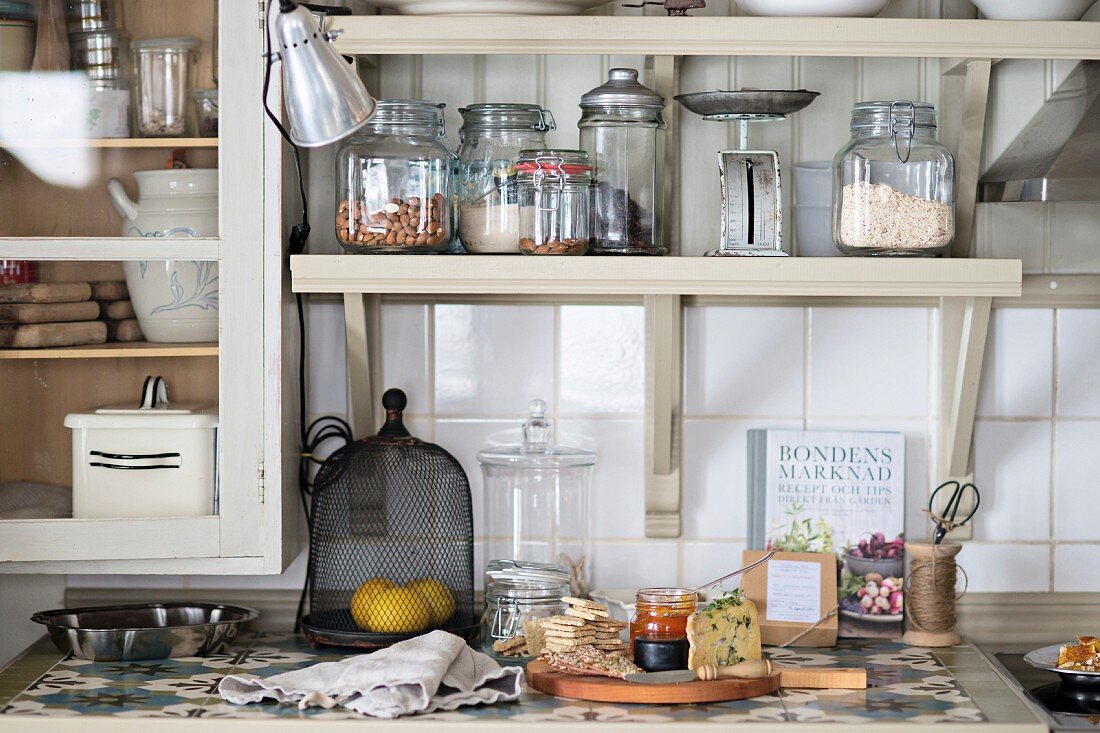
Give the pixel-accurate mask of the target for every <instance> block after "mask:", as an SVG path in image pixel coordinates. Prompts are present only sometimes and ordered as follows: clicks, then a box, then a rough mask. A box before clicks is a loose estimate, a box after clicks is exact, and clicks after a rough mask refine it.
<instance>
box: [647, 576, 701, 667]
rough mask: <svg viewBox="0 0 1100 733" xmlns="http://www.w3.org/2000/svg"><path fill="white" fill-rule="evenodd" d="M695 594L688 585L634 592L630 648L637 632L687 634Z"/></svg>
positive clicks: (660, 635) (679, 636)
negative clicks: (686, 586)
mask: <svg viewBox="0 0 1100 733" xmlns="http://www.w3.org/2000/svg"><path fill="white" fill-rule="evenodd" d="M697 600H698V595H697V594H696V593H693V592H691V590H689V589H688V588H642V589H641V590H639V591H638V592H637V594H636V595H635V611H634V617H633V618H631V619H630V652H631V654H633V653H634V639H636V638H637V637H639V636H655V637H665V638H685V637H687V621H688V617H689V616H691V615H692V614H693V613H695V605H696V601H697Z"/></svg>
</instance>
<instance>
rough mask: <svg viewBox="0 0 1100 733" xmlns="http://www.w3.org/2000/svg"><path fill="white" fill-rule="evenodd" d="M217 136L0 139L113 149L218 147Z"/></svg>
mask: <svg viewBox="0 0 1100 733" xmlns="http://www.w3.org/2000/svg"><path fill="white" fill-rule="evenodd" d="M216 147H218V138H216V137H110V138H107V137H92V138H71V139H66V140H51V139H33V138H27V139H20V140H0V148H5V149H7V150H22V149H27V148H49V149H57V148H66V149H69V148H98V149H112V150H171V149H175V148H216Z"/></svg>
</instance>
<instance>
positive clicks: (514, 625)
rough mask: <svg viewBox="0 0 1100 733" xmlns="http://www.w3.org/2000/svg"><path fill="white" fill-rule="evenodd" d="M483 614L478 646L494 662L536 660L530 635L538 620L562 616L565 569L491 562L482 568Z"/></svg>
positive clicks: (566, 585)
mask: <svg viewBox="0 0 1100 733" xmlns="http://www.w3.org/2000/svg"><path fill="white" fill-rule="evenodd" d="M486 574H487V575H488V576H489V582H488V585H487V587H486V589H485V613H484V614H482V617H481V643H482V646H483V647H484V649H485V652H486V653H487V654H489V655H490V656H492V657H494V658H496V659H497V660H498V661H503V662H508V661H513V662H514V661H518V660H519V659H523V658H530V657H537V656H538V655H539V653H540V652H541V651H542V650H541V649H537V648H532V646H533V644H532V642H533V641H534V640H535V639H537V638H538V634H535V633H532V630H533V627H535V626H537V624H538V621H539V620H540V619H544V618H548V617H550V616H560V615H562V614H564V613H565V608H566V605H565V602H564V601H562V597H563V596H568V595H569V593H570V591H569V570H568V568H566V567H564V566H562V565H554V564H550V563H537V562H522V561H519V560H493V561H491V562H490V563H489V565H488V567H487V568H486Z"/></svg>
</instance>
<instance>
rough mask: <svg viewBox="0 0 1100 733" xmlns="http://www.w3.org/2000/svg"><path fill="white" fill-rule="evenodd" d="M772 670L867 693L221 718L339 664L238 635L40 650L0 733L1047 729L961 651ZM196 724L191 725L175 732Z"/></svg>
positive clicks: (809, 661) (828, 657)
mask: <svg viewBox="0 0 1100 733" xmlns="http://www.w3.org/2000/svg"><path fill="white" fill-rule="evenodd" d="M768 651H769V652H770V656H771V658H772V659H775V660H777V661H780V662H782V663H784V664H790V665H805V666H865V667H866V668H867V669H868V681H869V683H870V685H871V687H870V688H869V689H867V690H866V691H850V690H781V691H780V692H779V693H778V694H775V695H768V696H765V697H759V698H755V699H752V700H740V701H736V702H729V703H722V704H711V705H681V706H660V705H657V706H654V705H622V704H605V703H587V702H579V701H575V700H565V699H559V698H554V697H549V696H546V695H542V694H539V693H535V692H532V691H529V692H528V693H527V694H526V695H525V696H524V698H523V699H522V700H521V701H520V702H517V703H510V704H499V705H494V706H483V707H477V708H463V709H460V710H457V711H453V712H447V713H436V714H430V715H422V716H417V717H415V718H404V719H401V720H398V721H377V720H371V719H364V718H361V717H359V716H357V715H354V714H352V713H347V712H343V711H338V710H337V711H331V710H322V709H319V708H315V709H313V710H309V711H304V712H299V711H298V710H297V709H296V708H294V707H293V706H279V705H275V704H254V705H246V706H233V705H229V704H228V703H225V702H223V701H222V700H221V699H220V698H219V697H218V695H217V685H218V681H219V680H220V679H221V677H222V676H223V675H226V674H229V673H230V672H233V673H249V674H256V675H260V676H268V675H272V674H277V673H279V672H284V671H288V670H291V669H297V668H300V667H304V666H308V665H310V664H314V663H316V662H321V661H332V660H334V659H337V658H339V657H340V656H342V653H341V652H339V651H338V650H333V649H314V648H312V647H310V646H309V644H308V643H307V642H305V641H304V640H302V639H301V638H300V637H295V636H291V635H288V634H273V633H258V634H251V635H247V636H244V637H242V638H240V639H239V640H238V643H237V644H236V645H235V646H234V647H232V648H231V649H229V650H227V651H226V652H225V653H223V654H217V655H214V656H210V657H205V658H200V657H192V658H184V659H169V660H154V661H148V662H101V663H93V662H87V661H84V660H80V659H72V658H65V659H61V658H60V655H59V653H58V652H57V650H56V649H55V648H54V647H53V645H52V644H50V642H49V641H48V640H45V639H43V640H42V641H40V642H39V643H37V644H35V645H34V646H33V647H31V648H30V649H29V650H28V651H27V652H26V653H25V654H24V655H23V656H21V657H19V658H17V659H16V660H15V661H14V662H13V663H12V664H11V665H10V666H9V667H8V668H7V669H5V670H3V671H2V672H0V732H3V731H20V732H22V731H36V730H41V731H46V730H49V731H61V732H62V733H64V731H68V730H73V731H76V730H79V731H80V732H81V733H96V732H97V731H125V730H130V729H131V728H132V729H133V730H138V729H140V730H142V731H156V730H183V729H186V730H188V731H199V733H203V732H204V731H210V732H211V733H215V732H216V731H220V730H234V731H236V730H251V729H259V728H263V729H265V730H269V729H270V728H271V727H272V726H278V727H280V728H283V727H285V728H286V729H287V730H291V729H293V730H295V731H302V732H305V731H312V730H319V729H324V730H331V729H334V728H340V727H349V726H350V725H359V726H363V725H368V726H377V727H387V726H388V727H393V726H402V725H406V726H412V725H420V726H421V727H425V726H427V728H426V729H428V730H447V729H455V730H459V729H473V728H477V729H483V730H485V731H487V733H495V732H496V731H501V732H502V733H503V732H504V731H513V730H517V731H518V730H521V729H527V728H529V727H530V726H531V725H535V726H536V727H537V728H538V729H539V730H540V731H553V730H565V729H576V728H577V727H583V728H584V729H585V730H590V729H591V730H599V729H604V728H619V729H630V730H637V729H639V728H641V727H644V724H658V725H656V726H655V729H659V730H662V731H665V730H689V729H690V730H696V729H699V728H704V727H707V724H711V725H713V724H719V725H721V724H732V723H737V724H739V725H748V726H749V727H750V728H761V729H765V728H766V729H769V730H772V729H774V728H775V727H776V726H777V725H782V724H786V725H793V724H798V723H814V724H815V726H817V727H818V728H820V727H821V726H824V727H825V728H826V729H836V730H841V729H847V728H848V726H850V725H853V724H860V725H861V727H862V728H863V729H865V730H868V731H875V730H882V731H886V730H891V731H893V730H897V728H898V726H899V725H904V726H905V729H906V730H914V731H915V730H918V729H921V728H925V727H931V728H935V729H936V730H937V731H943V732H944V733H949V732H950V731H953V730H957V729H958V728H960V727H966V728H974V727H975V726H978V727H980V730H981V732H982V733H992V732H993V731H1012V732H1013V733H1039V732H1040V731H1045V728H1044V727H1043V726H1042V725H1041V724H1040V723H1039V722H1038V721H1037V720H1036V718H1035V717H1034V716H1033V715H1032V714H1031V713H1030V712H1029V711H1028V709H1027V708H1026V707H1025V706H1024V705H1023V703H1021V702H1020V701H1019V699H1018V698H1017V697H1016V696H1015V694H1014V693H1013V692H1012V691H1011V690H1010V689H1009V688H1008V687H1007V686H1006V685H1005V684H1004V683H1003V682H1002V681H1001V679H1000V678H999V677H998V676H997V675H996V674H995V673H994V672H993V670H992V668H991V667H990V666H989V664H988V663H987V662H986V660H985V658H984V657H983V656H982V655H981V653H980V652H979V651H978V650H977V649H975V648H974V647H973V646H971V645H968V644H963V645H961V646H958V647H954V648H951V649H945V650H928V649H916V648H912V647H907V646H905V645H903V644H898V643H891V642H882V641H859V642H856V641H847V642H842V643H841V644H840V645H838V646H837V647H836V648H835V649H772V650H768ZM193 719H201V720H202V721H203V722H202V723H190V724H188V723H185V722H184V721H187V720H193Z"/></svg>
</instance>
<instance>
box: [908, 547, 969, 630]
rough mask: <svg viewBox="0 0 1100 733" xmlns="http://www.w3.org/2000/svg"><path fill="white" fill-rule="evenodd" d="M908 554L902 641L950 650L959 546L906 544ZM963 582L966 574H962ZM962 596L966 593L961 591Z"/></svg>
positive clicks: (954, 621)
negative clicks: (945, 647)
mask: <svg viewBox="0 0 1100 733" xmlns="http://www.w3.org/2000/svg"><path fill="white" fill-rule="evenodd" d="M905 549H906V550H907V551H908V552H909V554H910V560H909V578H908V580H907V581H906V584H905V615H906V620H907V622H908V626H909V630H908V631H906V633H905V641H906V642H907V643H911V644H918V645H921V646H952V645H954V644H957V643H959V636H958V634H956V633H955V623H956V618H955V602H956V601H957V600H958V599H959V598H960V597H961V594H959V595H958V596H957V595H956V594H955V583H956V579H957V577H958V572H959V571H960V570H962V569H961V568H960V567H959V566H958V565H957V564H956V562H955V556H956V555H958V554H959V550H961V549H962V545H959V544H942V545H930V544H925V543H919V542H908V543H906V546H905ZM963 577H964V579H965V577H966V573H965V571H963ZM963 592H964V593H965V592H966V591H965V589H964V590H963Z"/></svg>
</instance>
